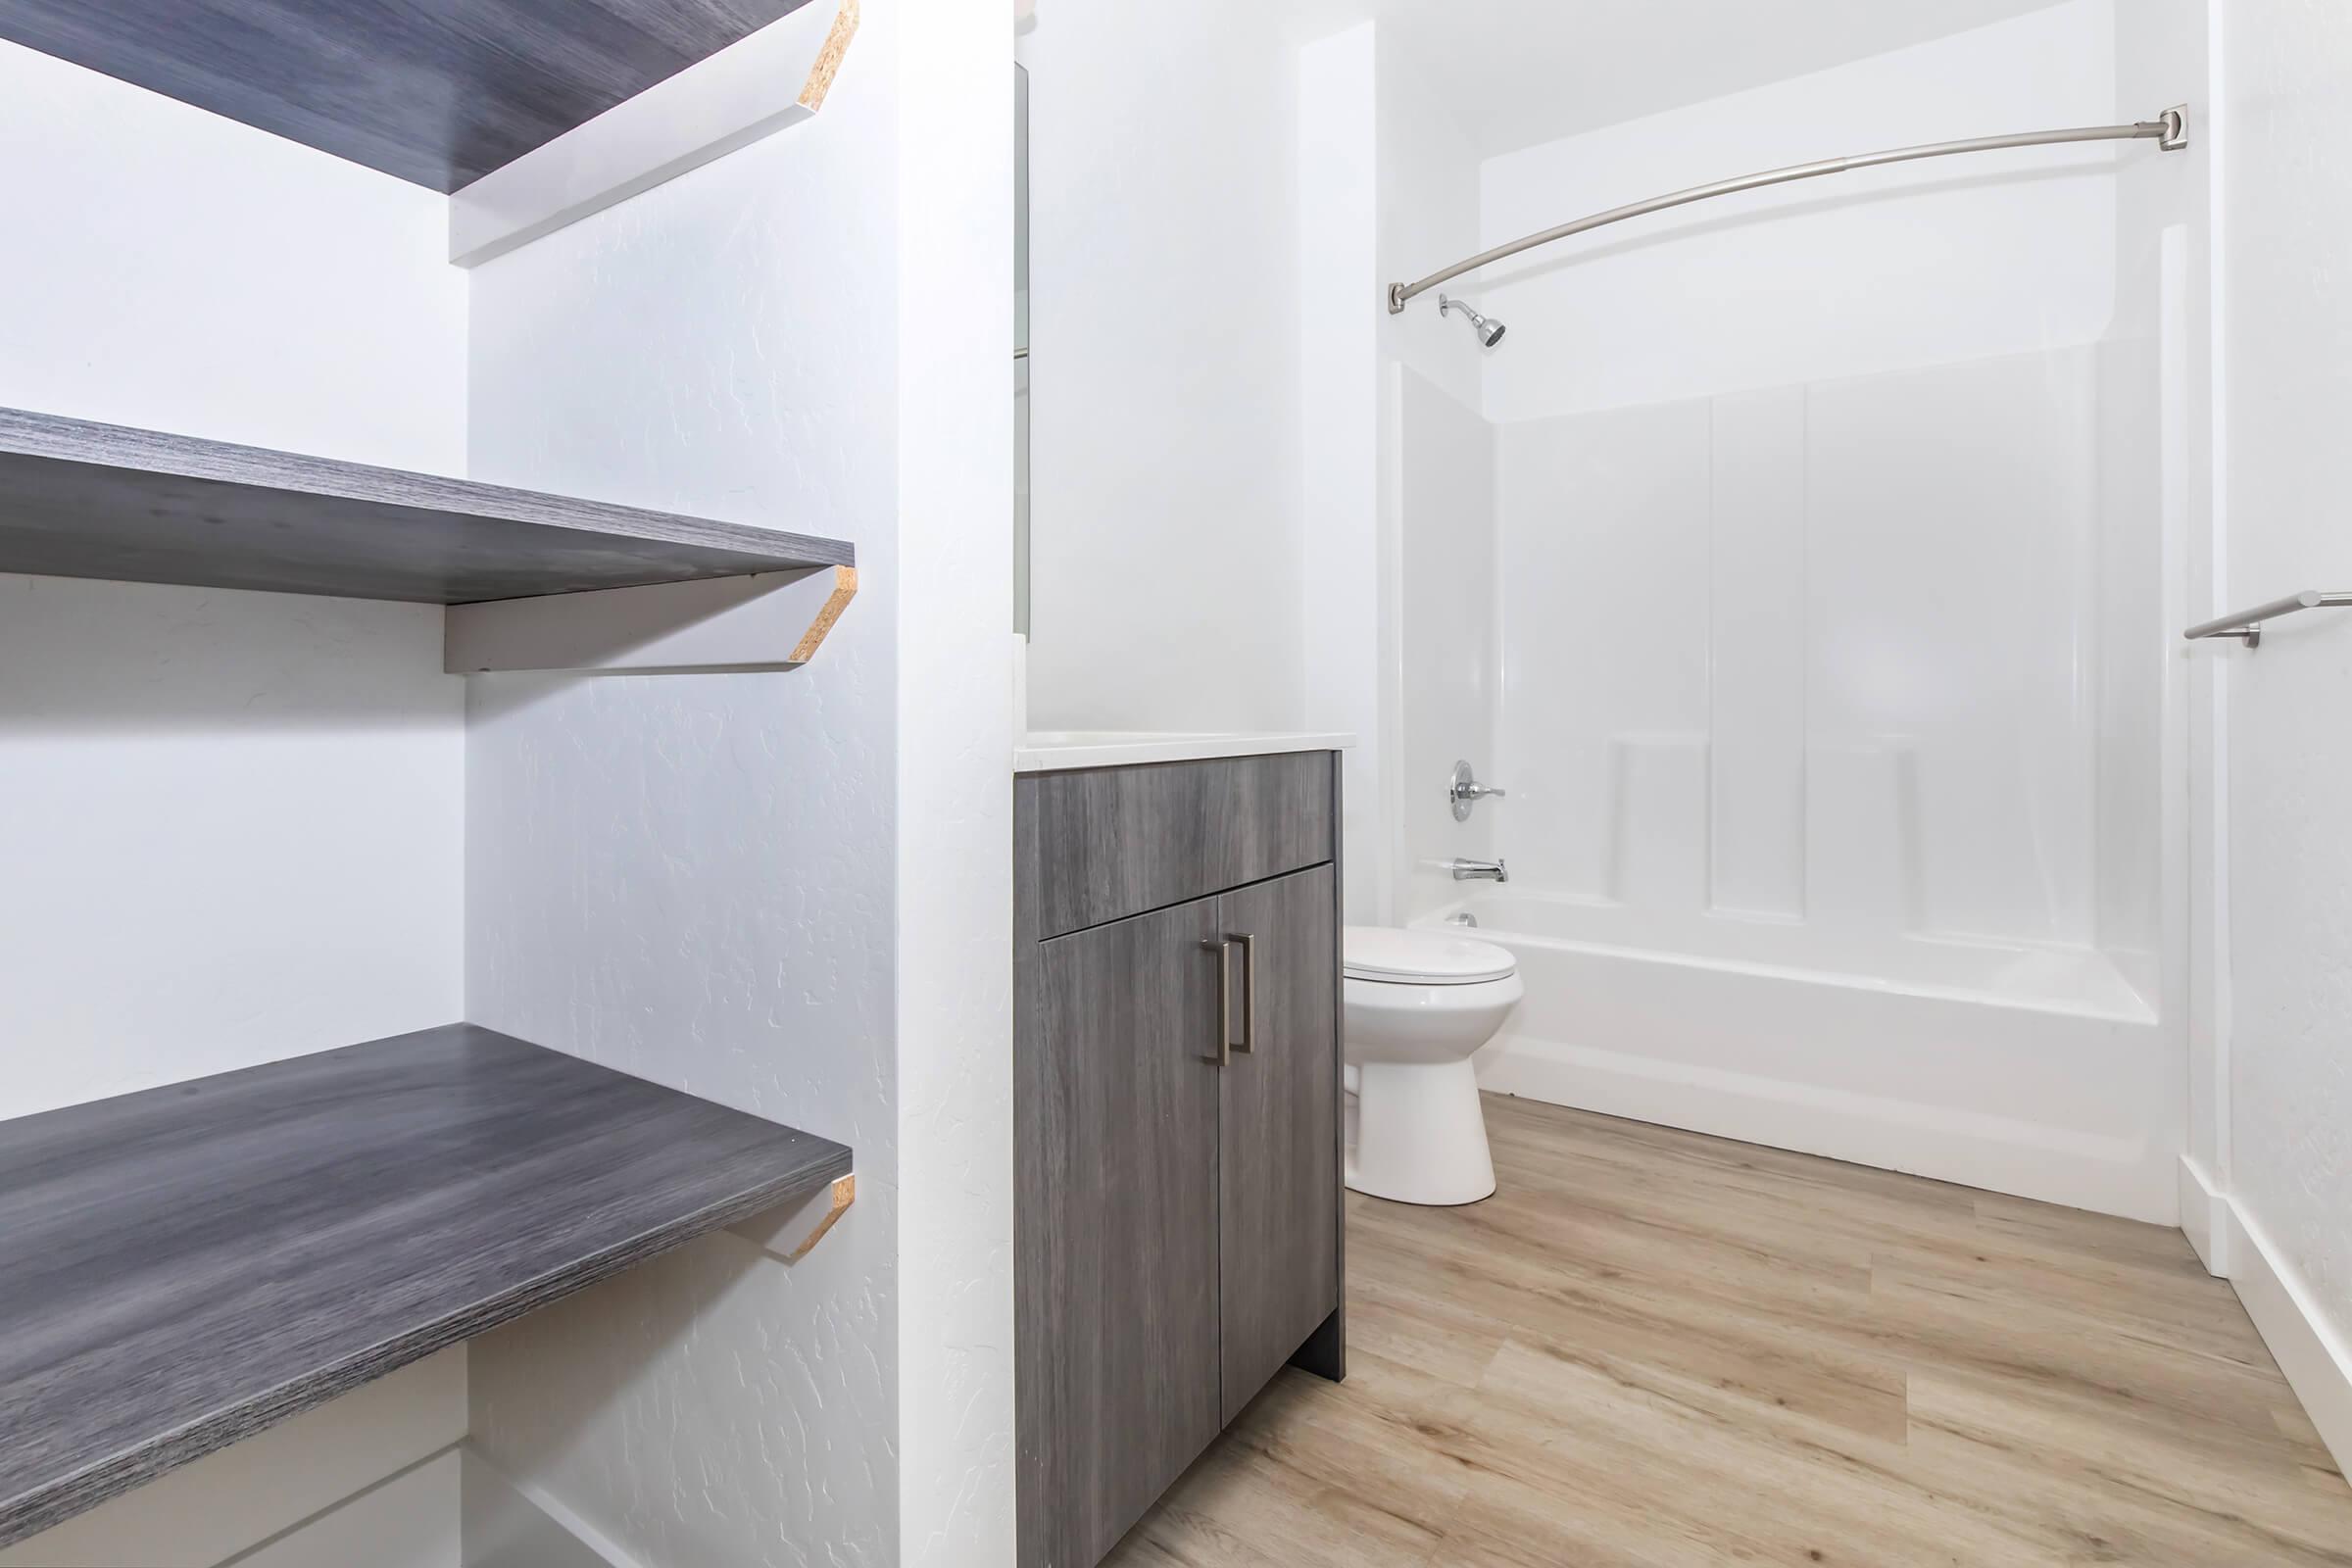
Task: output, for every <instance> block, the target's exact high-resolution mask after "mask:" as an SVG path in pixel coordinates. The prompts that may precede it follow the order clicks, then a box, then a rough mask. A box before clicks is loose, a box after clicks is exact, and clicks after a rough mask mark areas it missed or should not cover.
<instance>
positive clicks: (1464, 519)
mask: <svg viewBox="0 0 2352 1568" xmlns="http://www.w3.org/2000/svg"><path fill="white" fill-rule="evenodd" d="M1391 374H1392V375H1393V376H1394V378H1395V383H1394V389H1393V391H1392V394H1391V395H1392V396H1393V397H1394V398H1395V399H1396V401H1397V408H1398V411H1399V417H1398V424H1397V448H1398V469H1399V472H1398V475H1397V487H1398V493H1399V496H1400V515H1401V516H1402V517H1403V519H1404V523H1405V526H1404V528H1403V530H1402V551H1401V565H1402V570H1401V572H1400V578H1401V583H1400V587H1399V598H1400V599H1401V601H1402V607H1401V613H1400V614H1399V616H1398V637H1399V640H1400V641H1401V643H1402V645H1403V647H1404V649H1405V650H1406V652H1407V653H1408V655H1409V656H1410V657H1408V658H1407V659H1406V660H1405V661H1404V680H1403V699H1402V736H1401V742H1400V745H1399V747H1398V752H1399V760H1400V762H1401V772H1402V781H1403V789H1402V791H1401V800H1400V805H1399V814H1400V829H1399V830H1400V832H1401V835H1402V838H1403V842H1404V865H1403V867H1402V872H1403V880H1404V883H1405V888H1404V893H1403V907H1402V914H1403V915H1404V916H1407V917H1409V916H1411V915H1415V914H1422V913H1426V912H1428V911H1429V910H1431V909H1433V908H1436V907H1438V906H1440V905H1443V904H1446V903H1450V902H1451V901H1452V900H1454V899H1455V898H1457V897H1459V896H1460V894H1461V892H1462V886H1461V884H1459V883H1457V882H1455V881H1454V880H1453V879H1452V876H1451V875H1450V873H1448V872H1446V871H1444V870H1442V869H1440V866H1441V864H1442V863H1443V862H1444V861H1446V860H1448V859H1451V858H1454V857H1457V856H1467V857H1470V858H1479V859H1484V858H1489V857H1491V856H1493V855H1494V853H1495V814H1496V812H1497V811H1498V810H1499V809H1501V804H1500V803H1498V802H1493V801H1490V802H1487V803H1485V804H1483V805H1480V806H1478V807H1476V808H1474V809H1472V813H1471V818H1470V820H1469V821H1468V822H1466V823H1463V822H1456V821H1455V820H1454V819H1453V809H1452V807H1451V805H1450V803H1449V802H1447V800H1446V789H1445V781H1446V776H1447V775H1448V774H1449V773H1450V772H1451V770H1452V768H1453V764H1454V763H1455V762H1456V761H1457V760H1458V761H1467V762H1469V763H1470V764H1471V766H1472V767H1473V768H1474V769H1476V770H1477V771H1478V774H1479V777H1480V778H1481V779H1483V780H1485V781H1486V782H1488V783H1490V784H1492V783H1496V782H1498V781H1499V780H1500V778H1501V771H1500V770H1501V768H1502V761H1501V759H1500V757H1499V755H1498V753H1497V750H1496V746H1495V699H1496V694H1495V689H1494V688H1495V677H1496V673H1497V671H1498V669H1499V667H1500V665H1499V648H1498V645H1497V643H1496V639H1495V629H1496V616H1495V594H1496V589H1497V578H1496V569H1497V568H1496V561H1495V427H1494V426H1493V425H1491V424H1489V423H1488V422H1487V421H1486V420H1485V419H1483V418H1481V417H1479V416H1478V414H1477V413H1476V412H1475V411H1474V410H1472V409H1471V408H1469V407H1468V406H1467V405H1465V404H1462V403H1460V402H1457V401H1455V399H1454V398H1453V397H1452V396H1450V395H1449V394H1448V393H1446V391H1445V390H1444V389H1442V388H1441V387H1439V386H1438V385H1437V384H1436V383H1434V382H1432V381H1430V380H1428V379H1427V378H1425V377H1424V376H1422V374H1421V373H1420V372H1419V371H1417V370H1414V369H1412V368H1408V367H1404V366H1397V367H1395V368H1393V369H1392V371H1391ZM1505 787H1506V788H1507V787H1508V786H1507V785H1506V786H1505Z"/></svg>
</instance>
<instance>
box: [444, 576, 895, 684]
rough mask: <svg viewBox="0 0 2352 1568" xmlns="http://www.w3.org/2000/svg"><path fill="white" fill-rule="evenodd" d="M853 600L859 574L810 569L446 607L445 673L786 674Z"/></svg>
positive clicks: (813, 654)
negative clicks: (763, 671)
mask: <svg viewBox="0 0 2352 1568" xmlns="http://www.w3.org/2000/svg"><path fill="white" fill-rule="evenodd" d="M857 596H858V568H857V567H855V566H814V567H810V568H809V569H808V570H806V571H762V572H754V573H752V574H751V575H749V576H744V577H713V578H710V579H708V580H705V581H701V582H663V583H649V584H647V585H645V586H643V587H639V588H597V589H591V590H589V591H588V592H586V593H576V594H547V595H544V596H542V597H540V598H537V599H497V600H490V601H487V602H485V603H482V604H475V605H452V606H450V607H449V614H448V618H447V620H446V621H445V622H444V624H443V627H442V659H441V667H442V668H443V669H445V670H447V671H448V672H449V673H450V674H452V675H481V674H488V673H491V672H494V671H500V670H525V669H535V670H578V671H582V672H586V673H596V674H639V675H642V674H655V673H664V672H677V671H684V670H758V669H792V668H795V667H797V666H799V665H802V664H806V663H807V662H809V661H810V660H811V659H814V658H815V657H816V651H817V650H818V649H819V648H821V647H822V646H824V641H825V637H826V634H827V633H829V632H831V631H832V629H833V627H834V624H835V623H836V622H837V621H839V620H840V619H841V615H842V612H843V611H845V610H847V609H849V607H850V601H851V600H852V599H855V598H856V597H857Z"/></svg>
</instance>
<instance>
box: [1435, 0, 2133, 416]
mask: <svg viewBox="0 0 2352 1568" xmlns="http://www.w3.org/2000/svg"><path fill="white" fill-rule="evenodd" d="M2113 40H2114V26H2113V3H2112V0H2071V3H2069V4H2066V5H2063V6H2058V7H2055V8H2052V9H2049V10H2044V11H2038V12H2034V13H2032V14H2030V15H2027V16H2024V17H2020V18H2017V19H2015V20H2012V21H2008V22H2001V23H1996V24H1994V25H1990V26H1986V27H1981V28H1978V29H1975V30H1973V31H1970V32H1966V33H1961V34H1958V35H1956V36H1953V37H1950V38H1944V39H1939V40H1937V41H1936V42H1933V43H1927V44H1921V45H1917V46H1915V47H1913V48H1909V49H1904V50H1900V51H1897V52H1895V53H1892V54H1887V55H1881V56H1878V57H1876V58H1874V59H1870V60H1864V61H1859V62H1856V63H1854V64H1852V65H1845V66H1838V67H1836V68H1834V69H1832V70H1828V71H1823V72H1817V73H1812V74H1810V75H1805V76H1798V77H1794V78H1791V79H1789V80H1787V81H1781V82H1776V83H1774V84H1772V85H1770V86H1765V87H1758V88H1754V89H1751V90H1749V91H1745V92H1740V93H1735V94H1733V95H1731V96H1728V97H1723V98H1716V99H1713V100H1711V101H1709V102H1706V103H1701V104H1694V105H1691V106H1690V107H1688V108H1684V109H1676V110H1671V111H1668V112H1667V113H1664V114H1660V115H1653V116H1650V117H1648V118H1646V119H1642V120H1637V121H1631V122H1628V123H1623V124H1618V125H1612V126H1609V127H1607V128H1605V129H1601V130H1595V131H1590V132H1587V133H1585V134H1583V135H1579V136H1573V137H1570V138H1567V139H1565V140H1562V141H1557V142H1552V143H1548V144H1546V145H1544V146H1540V147H1533V148H1529V149H1527V150H1526V151H1524V152H1518V153H1512V154H1508V155H1505V156H1502V157H1498V158H1494V159H1491V160H1489V161H1488V162H1487V164H1486V165H1485V168H1484V180H1483V184H1484V202H1483V207H1482V217H1481V222H1482V227H1483V231H1484V232H1483V244H1485V245H1496V244H1501V243H1504V242H1506V241H1508V240H1512V239H1516V238H1518V237H1520V236H1521V235H1524V234H1529V233H1533V232H1535V231H1537V230H1539V229H1544V228H1548V227H1550V226H1552V225H1553V224H1556V223H1560V222H1563V221H1567V220H1569V219H1571V218H1576V217H1580V216H1583V215H1585V214H1587V213H1595V212H1600V211H1602V210H1604V209H1606V208H1610V207H1615V206H1617V205H1620V204H1621V203H1625V202H1630V201H1638V200H1641V199H1642V198H1644V197H1649V196H1655V195H1658V194H1660V193H1662V192H1665V191H1671V190H1676V189H1680V188H1682V187H1685V186H1689V185H1696V184H1702V183H1705V182H1707V181H1711V180H1717V179H1723V178H1726V177H1728V176H1730V175H1733V174H1739V173H1746V172H1753V171H1757V170H1764V169H1771V168H1775V167H1777V166H1780V165H1784V164H1795V163H1802V162H1806V161H1809V160H1812V159H1817V158H1828V157H1835V156H1837V155H1838V154H1842V153H1856V152H1869V151H1875V150H1878V149H1880V148H1887V147H1897V146H1903V145H1907V144H1910V143H1914V142H1929V141H1942V140H1948V139H1954V138H1959V137H1965V136H1982V135H1989V134H1995V133H2000V132H2005V131H2011V130H2033V129H2040V128H2045V127H2048V126H2052V125H2066V124H2095V123H2106V122H2108V121H2110V120H2113V119H2114V118H2116V103H2115V84H2114V76H2115V65H2114V41H2113ZM2161 107H2162V105H2159V104H2150V105H2147V106H2145V107H2144V108H2133V109H2131V110H2130V118H2133V119H2138V118H2144V117H2147V116H2152V115H2153V114H2154V113H2155V112H2156V110H2157V109H2159V108H2161ZM2144 155H2145V149H2134V150H2133V152H2132V153H2129V154H2126V155H2125V156H2127V157H2130V156H2144ZM2116 156H2117V155H2116V154H2115V153H2114V152H2113V151H2112V150H2111V149H2109V148H2107V147H2102V146H2088V147H2065V148H2047V149H2034V150H2029V151H2025V152H2018V153H1994V154H1985V155H1984V156H1981V157H1977V158H1971V159H1969V160H1967V161H1966V162H1964V163H1953V162H1946V163H1936V164H1929V165H1924V166H1922V165H1911V166H1896V167H1894V168H1891V169H1884V170H1871V171H1864V172H1858V173H1853V174H1847V175H1841V176H1839V177H1838V178H1837V179H1834V180H1829V181H1808V182H1804V183H1800V184H1796V185H1791V186H1784V187H1779V188H1775V189H1771V190H1764V191H1755V192H1750V193H1748V194H1746V195H1741V196H1734V197H1727V198H1724V199H1721V200H1718V201H1711V202H1708V203H1705V204H1704V205H1702V206H1698V207H1694V208H1691V209H1687V210H1684V211H1681V212H1676V213H1667V214H1661V215H1658V216H1656V217H1653V218H1648V219H1643V220H1641V221H1638V222H1636V223H1632V224H1627V225H1625V226H1622V227H1617V228H1612V229H1608V230H1605V231H1602V232H1600V233H1598V234H1594V235H1590V236H1586V237H1583V238H1579V239H1574V240H1569V241H1566V242H1564V243H1562V244H1559V245H1554V246H1550V247H1546V248H1545V249H1544V250H1541V251H1537V252H1532V253H1530V254H1528V255H1527V256H1524V257H1520V258H1517V259H1515V260H1513V261H1509V262H1504V263H1499V264H1497V265H1495V266H1494V267H1490V268H1488V269H1487V270H1485V271H1484V272H1482V273H1480V274H1478V275H1477V276H1475V277H1472V278H1465V279H1463V280H1462V285H1463V286H1462V292H1463V293H1464V294H1466V295H1467V296H1468V297H1469V298H1470V299H1472V300H1474V301H1478V302H1481V308H1482V309H1485V310H1487V311H1489V312H1490V313H1491V314H1494V315H1495V316H1498V317H1500V318H1501V319H1504V320H1505V321H1507V322H1508V323H1509V327H1510V335H1509V337H1507V338H1506V339H1505V340H1504V343H1503V345H1502V347H1501V348H1500V349H1498V350H1497V351H1496V352H1495V353H1494V354H1492V355H1489V356H1488V357H1487V361H1486V367H1487V369H1486V376H1487V379H1486V394H1485V395H1486V412H1487V414H1488V416H1489V417H1492V418H1495V419H1498V420H1505V421H1508V420H1517V419H1527V418H1534V417H1541V416H1544V415H1549V414H1557V413H1563V412H1567V411H1571V410H1579V409H1597V408H1611V407H1617V406H1621V405H1626V404H1639V403H1654V402H1664V401H1668V400H1672V399H1680V398H1690V397H1699V396H1708V395H1714V394H1720V393H1725V392H1733V391H1739V390H1742V389H1748V388H1762V387H1774V386H1787V385H1790V384H1794V383H1799V382H1813V381H1822V380H1829V379H1833V378H1838V377H1844V376H1852V375H1862V374H1871V373H1877V372H1881V371H1887V370H1893V369H1899V368H1912V367H1918V366H1927V365H1938V364H1943V363H1946V362H1949V361H1954V360H1963V359H1984V358H1991V357H1993V356H1997V355H2003V354H2012V353H2019V352H2026V351H2031V350H2037V349H2042V348H2048V347H2053V346H2064V345H2071V344H2078V343H2086V342H2091V341H2094V340H2096V339H2097V338H2099V337H2100V336H2101V335H2102V334H2103V333H2104V332H2105V330H2106V327H2107V323H2108V319H2109V317H2110V315H2111V314H2112V312H2113V310H2114V306H2115V289H2116V284H2115V244H2116V240H2115V202H2116V197H2115V188H2114V181H2113V179H2112V178H2111V177H2110V176H2111V175H2112V173H2113V169H2114V165H2115V161H2116ZM1826 258H1835V261H1834V263H1828V264H1826V265H1825V259H1826ZM1448 259H1450V258H1448ZM1439 265H1442V263H1440V262H1432V263H1430V264H1429V265H1428V266H1425V267H1422V268H1420V269H1419V270H1418V271H1416V272H1415V273H1414V274H1413V275H1419V272H1425V271H1427V270H1431V269H1432V268H1434V267H1436V266H1439ZM1433 303H1434V302H1430V301H1428V300H1426V298H1424V299H1423V300H1416V301H1415V302H1414V304H1413V307H1412V309H1414V310H1423V309H1429V308H1430V307H1431V305H1432V304H1433Z"/></svg>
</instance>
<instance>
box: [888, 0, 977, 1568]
mask: <svg viewBox="0 0 2352 1568" xmlns="http://www.w3.org/2000/svg"><path fill="white" fill-rule="evenodd" d="M898 47H899V61H900V67H899V232H900V237H901V244H900V249H899V264H898V265H899V338H898V376H899V404H898V420H899V425H898V445H899V557H898V559H899V563H900V565H899V580H898V595H899V606H898V612H899V613H898V620H899V626H900V628H901V636H900V641H899V653H898V659H899V692H898V723H899V735H898V742H899V759H898V797H899V821H898V830H899V840H898V884H897V890H896V891H897V902H898V965H899V969H898V1045H899V1077H898V1089H899V1192H900V1224H899V1334H898V1348H899V1521H900V1524H899V1535H900V1542H901V1545H900V1551H899V1561H901V1562H903V1563H907V1564H909V1565H929V1568H1000V1565H1009V1564H1010V1563H1011V1562H1012V1559H1013V1546H1014V1536H1013V1488H1012V1456H1013V1419H1012V1417H1013V1397H1012V1394H1013V1390H1012V1377H1013V1365H1012V1219H1013V1215H1012V968H1011V959H1010V955H1011V953H1012V775H1011V773H1010V771H1009V770H1008V769H1007V767H1006V765H1005V762H1006V760H1005V750H1004V748H1005V736H1006V735H1007V734H1008V733H1010V731H1011V729H1012V724H1013V718H1012V682H1011V665H1010V662H1009V661H1008V660H1007V658H1006V654H1007V640H1008V639H1007V637H1006V632H1005V628H1006V627H1007V626H1008V625H1009V624H1010V616H1011V611H1012V552H1011V548H1010V546H1011V539H1012V376H1011V374H1010V366H1009V364H1008V359H1007V357H1008V355H1009V354H1010V352H1011V345H1012V205H1011V191H1012V60H1011V19H1010V18H1009V16H1007V14H1006V13H1005V9H1004V8H1003V7H1000V6H994V5H973V4H970V3H969V0H906V3H905V4H904V5H903V6H902V7H901V20H900V25H899V29H898ZM853 613H855V610H854V609H853Z"/></svg>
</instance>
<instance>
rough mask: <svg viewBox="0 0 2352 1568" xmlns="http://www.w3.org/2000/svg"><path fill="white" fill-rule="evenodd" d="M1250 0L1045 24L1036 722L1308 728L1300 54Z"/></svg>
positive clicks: (1035, 221) (1034, 465) (1034, 186)
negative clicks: (1303, 627) (1302, 723)
mask: <svg viewBox="0 0 2352 1568" xmlns="http://www.w3.org/2000/svg"><path fill="white" fill-rule="evenodd" d="M1265 10H1266V8H1265V7H1263V6H1260V5H1257V4H1254V3H1252V0H1206V3H1202V4H1196V5H1184V6H1163V7H1158V8H1155V9H1153V10H1151V11H1149V12H1144V11H1139V10H1137V9H1136V8H1134V7H1130V6H1116V5H1088V4H1074V5H1052V6H1041V7H1039V9H1038V13H1037V22H1036V25H1035V26H1034V28H1033V29H1031V30H1029V31H1028V32H1026V33H1024V34H1023V35H1022V37H1021V39H1020V53H1021V58H1022V60H1023V61H1025V62H1026V63H1027V64H1028V66H1029V70H1030V101H1029V112H1030V191H1031V196H1032V206H1031V212H1030V246H1029V258H1030V294H1031V299H1032V301H1033V306H1032V315H1031V324H1030V341H1031V359H1030V373H1031V385H1032V387H1033V391H1032V393H1031V405H1032V419H1033V424H1032V448H1031V484H1032V489H1033V495H1034V501H1033V512H1032V520H1031V559H1030V581H1031V595H1032V617H1031V642H1030V647H1029V708H1030V721H1031V723H1032V724H1033V725H1034V726H1035V727H1037V728H1039V729H1060V728H1120V729H1202V728H1212V729H1213V728H1280V727H1285V726H1292V725H1296V724H1297V723H1298V722H1299V720H1300V718H1301V716H1302V706H1303V695H1302V690H1301V684H1302V683H1301V675H1300V639H1299V602H1300V570H1301V566H1300V524H1299V509H1300V496H1301V479H1300V460H1299V413H1298V404H1299V392H1298V386H1299V377H1298V355H1299V324H1298V317H1297V312H1296V309H1295V305H1296V297H1295V294H1294V291H1293V282H1294V279H1295V278H1296V276H1297V268H1296V265H1295V259H1296V256H1297V250H1298V246H1297V239H1296V233H1297V229H1296V221H1295V212H1294V199H1295V197H1296V195H1297V191H1298V183H1297V181H1298V172H1297V169H1298V156H1297V143H1298V135H1297V122H1296V103H1297V95H1298V88H1297V80H1296V71H1297V53H1296V50H1295V49H1294V48H1293V47H1291V46H1290V44H1289V43H1287V42H1286V41H1284V40H1283V38H1282V37H1281V35H1280V29H1279V27H1278V26H1271V27H1270V26H1269V25H1268V19H1267V18H1266V16H1265Z"/></svg>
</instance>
